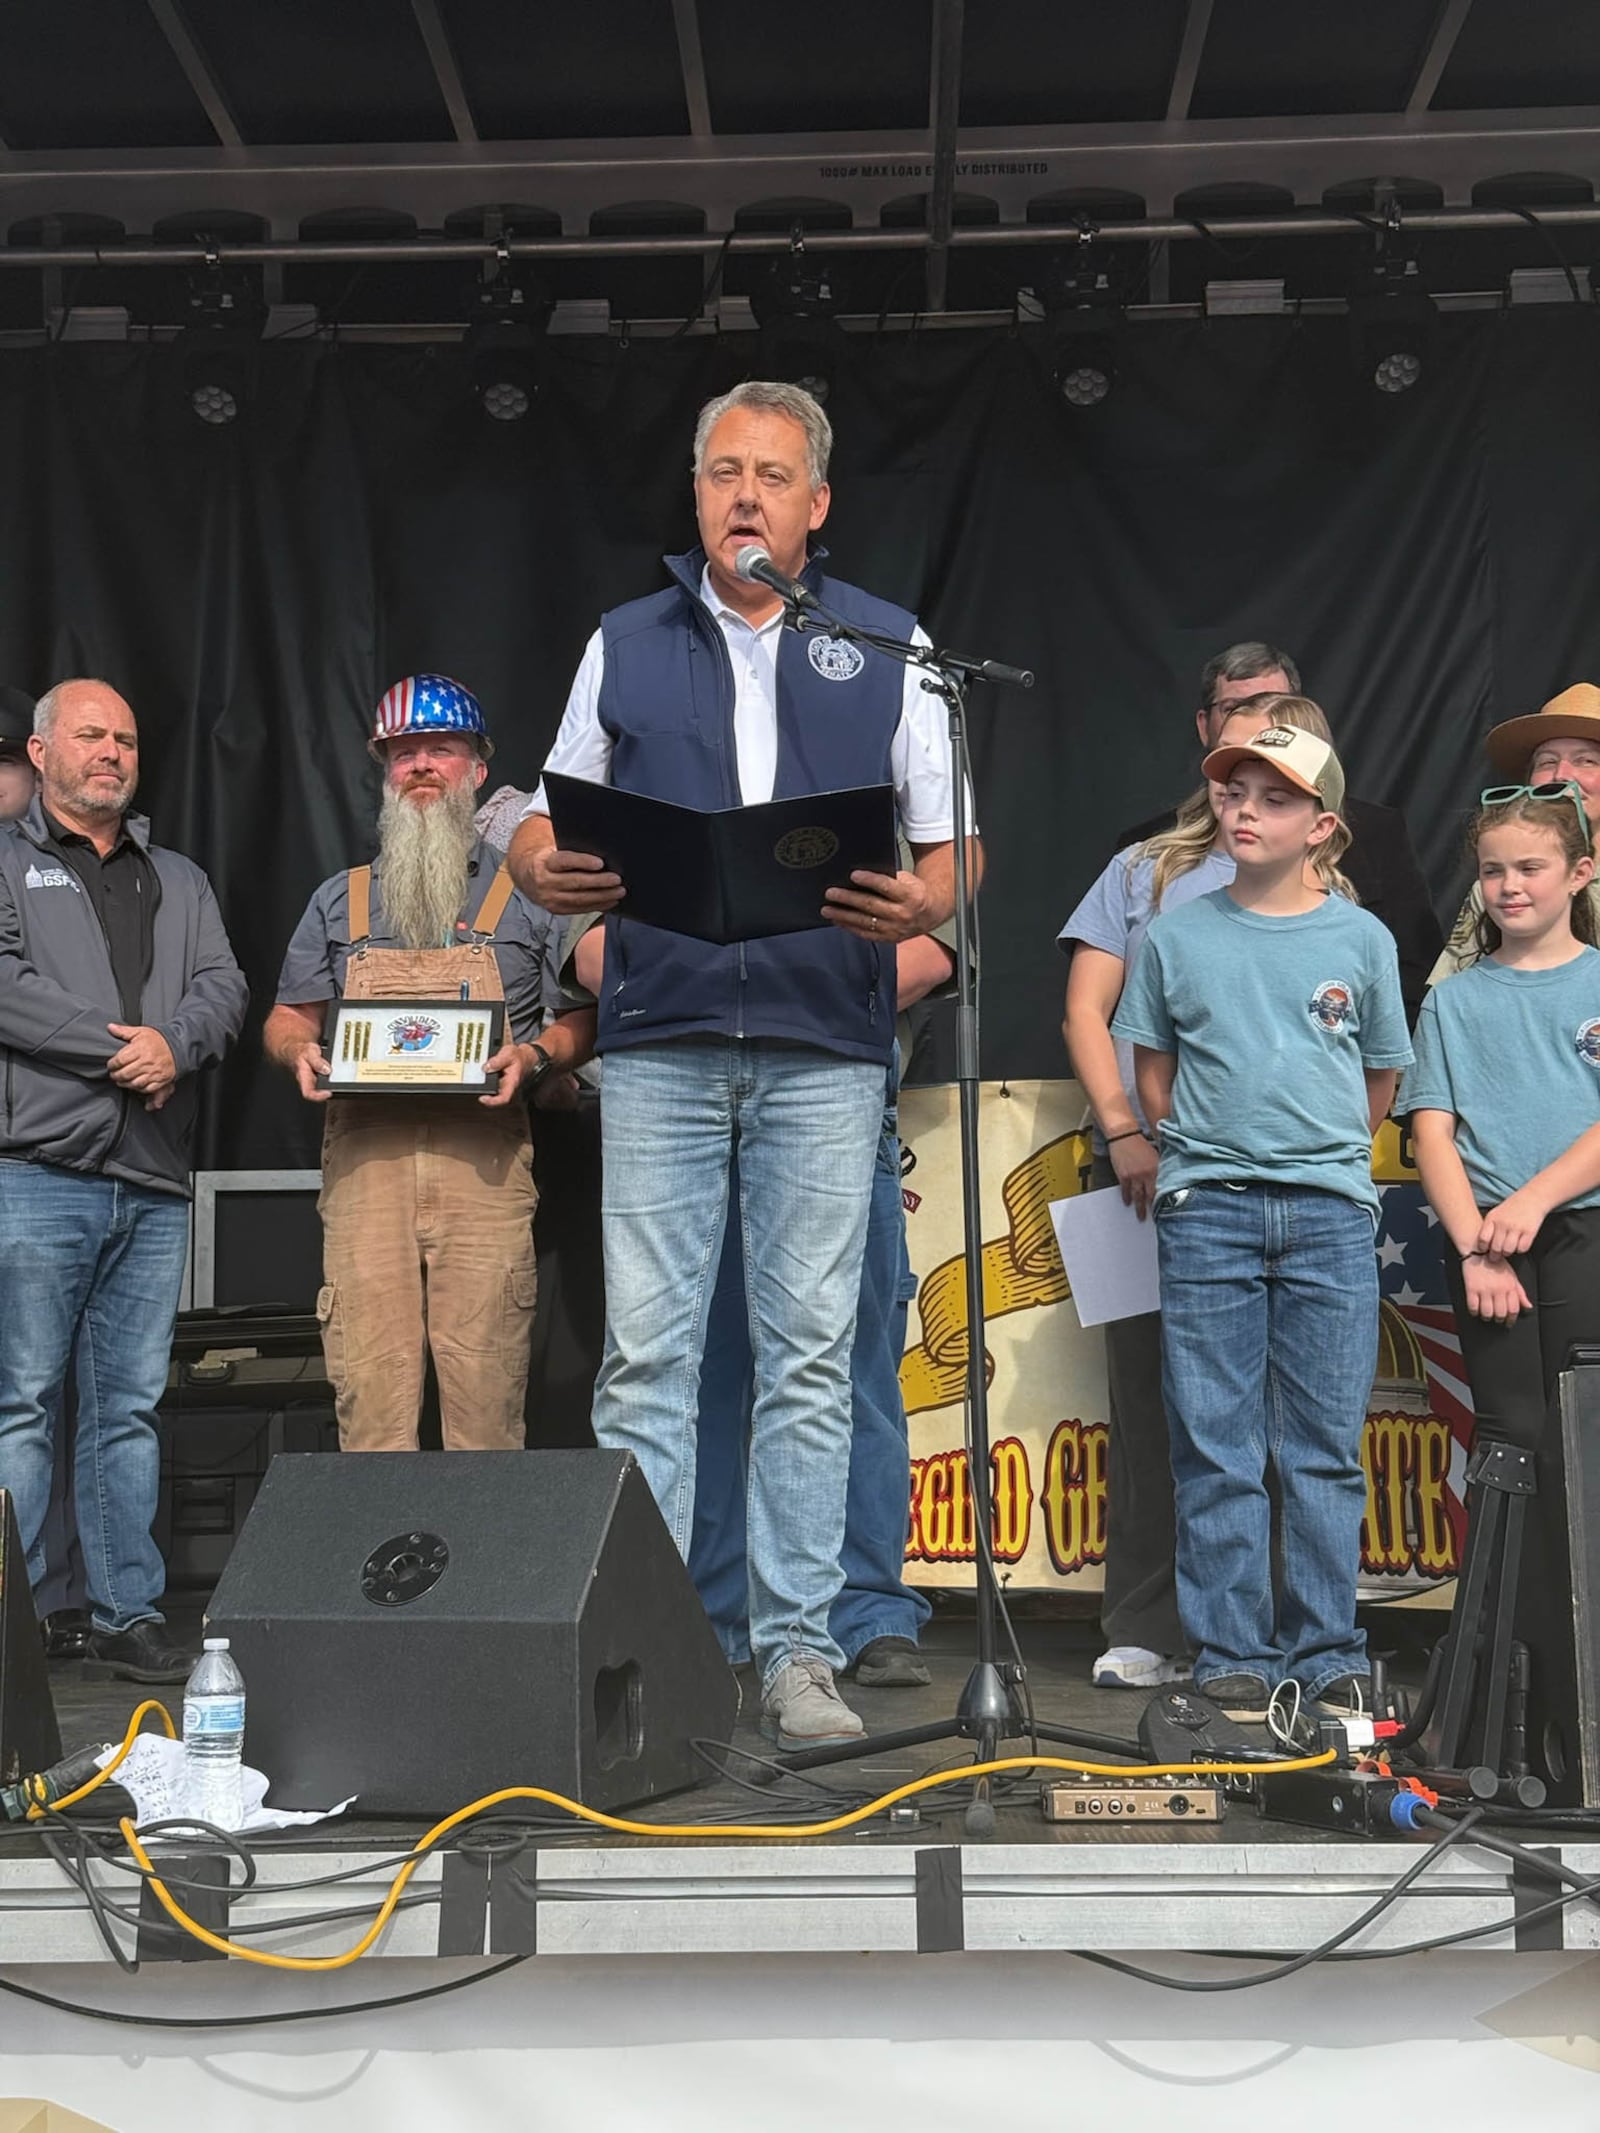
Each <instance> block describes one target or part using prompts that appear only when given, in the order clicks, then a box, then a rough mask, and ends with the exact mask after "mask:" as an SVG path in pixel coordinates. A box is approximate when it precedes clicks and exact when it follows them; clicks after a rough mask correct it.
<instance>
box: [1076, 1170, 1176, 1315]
mask: <svg viewBox="0 0 1600 2133" xmlns="http://www.w3.org/2000/svg"><path fill="white" fill-rule="evenodd" d="M1050 1220H1051V1222H1052V1223H1053V1224H1054V1225H1055V1232H1056V1245H1057V1247H1058V1249H1059V1250H1060V1253H1061V1263H1062V1265H1063V1266H1064V1267H1065V1268H1066V1270H1067V1279H1068V1281H1070V1282H1071V1284H1072V1300H1073V1302H1074V1303H1075V1304H1076V1305H1077V1307H1078V1322H1079V1324H1080V1325H1084V1326H1103V1325H1104V1324H1105V1323H1106V1321H1107V1320H1108V1319H1112V1318H1133V1317H1136V1316H1137V1315H1138V1313H1139V1312H1141V1311H1158V1310H1159V1309H1160V1308H1161V1287H1160V1281H1159V1278H1158V1275H1157V1272H1156V1225H1155V1221H1154V1219H1153V1217H1151V1216H1149V1215H1146V1217H1145V1219H1144V1220H1143V1221H1142V1222H1141V1221H1140V1220H1139V1217H1138V1216H1137V1215H1136V1214H1135V1213H1134V1211H1133V1209H1132V1208H1131V1207H1127V1206H1124V1204H1123V1199H1122V1193H1121V1190H1120V1188H1119V1187H1117V1186H1115V1185H1108V1186H1107V1187H1106V1189H1105V1191H1104V1192H1084V1193H1079V1194H1078V1195H1077V1196H1076V1197H1075V1198H1074V1199H1071V1200H1052V1201H1051V1202H1050Z"/></svg>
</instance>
